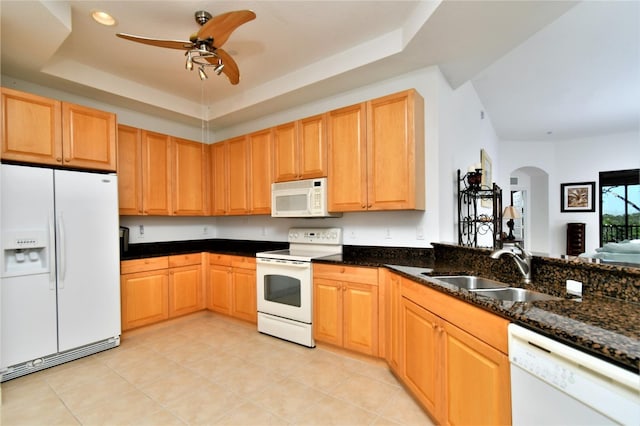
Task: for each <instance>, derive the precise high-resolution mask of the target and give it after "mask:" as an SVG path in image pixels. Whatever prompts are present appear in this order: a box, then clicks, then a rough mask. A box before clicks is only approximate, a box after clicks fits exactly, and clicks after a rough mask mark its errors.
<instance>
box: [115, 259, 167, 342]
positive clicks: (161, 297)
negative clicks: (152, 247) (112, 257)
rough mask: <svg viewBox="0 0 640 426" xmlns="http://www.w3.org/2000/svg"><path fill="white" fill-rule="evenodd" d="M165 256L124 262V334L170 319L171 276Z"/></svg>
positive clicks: (122, 265) (122, 284)
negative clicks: (168, 272)
mask: <svg viewBox="0 0 640 426" xmlns="http://www.w3.org/2000/svg"><path fill="white" fill-rule="evenodd" d="M168 267H169V259H168V257H166V256H163V257H157V258H150V259H136V260H127V261H123V262H121V267H120V270H121V275H120V298H121V316H122V331H125V330H130V329H132V328H137V327H141V326H143V325H148V324H153V323H156V322H160V321H164V320H166V319H167V318H169V276H168V274H167V268H168Z"/></svg>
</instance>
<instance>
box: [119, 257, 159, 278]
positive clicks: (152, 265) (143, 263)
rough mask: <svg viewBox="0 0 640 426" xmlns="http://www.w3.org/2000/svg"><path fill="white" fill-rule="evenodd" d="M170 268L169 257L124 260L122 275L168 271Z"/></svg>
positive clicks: (121, 269)
mask: <svg viewBox="0 0 640 426" xmlns="http://www.w3.org/2000/svg"><path fill="white" fill-rule="evenodd" d="M168 267H169V258H168V257H167V256H161V257H148V258H146V259H135V260H124V261H122V262H120V274H122V275H124V274H131V273H134V272H144V271H154V270H156V269H167V268H168Z"/></svg>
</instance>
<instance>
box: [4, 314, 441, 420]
mask: <svg viewBox="0 0 640 426" xmlns="http://www.w3.org/2000/svg"><path fill="white" fill-rule="evenodd" d="M1 390H2V406H1V411H2V412H1V414H0V424H2V425H3V426H11V425H44V424H51V425H72V424H83V425H97V424H101V425H103V424H104V425H184V424H189V425H200V424H219V425H243V426H244V425H430V424H432V423H431V421H430V419H429V417H428V416H427V415H426V414H425V413H424V412H423V411H422V410H421V409H420V408H419V407H418V405H417V404H416V403H415V402H414V400H413V399H412V398H411V397H410V396H409V395H408V394H407V392H406V391H405V390H404V389H403V388H402V387H401V386H400V385H399V383H398V382H397V381H396V379H395V378H394V377H393V376H392V375H391V374H390V373H389V371H388V368H387V367H386V365H385V364H384V363H383V362H377V361H375V360H365V359H362V358H357V357H356V358H354V357H351V356H348V355H347V354H345V353H342V352H336V351H333V350H330V349H329V348H327V347H317V348H315V349H309V348H304V347H302V346H298V345H295V344H292V343H288V342H284V341H281V340H279V339H275V338H273V337H269V336H264V335H262V334H259V333H258V332H257V331H256V330H255V326H251V325H250V324H245V323H242V322H238V321H235V320H232V319H228V318H225V317H223V316H220V315H216V314H213V313H208V312H207V313H198V314H194V315H190V316H187V317H183V318H180V319H177V320H174V321H169V322H165V323H162V324H157V325H154V326H150V327H145V328H143V329H140V330H136V331H133V332H129V333H125V334H124V335H123V337H122V342H121V345H120V347H118V348H114V349H110V350H108V351H105V352H102V353H99V354H96V355H93V356H89V357H86V358H82V359H80V360H76V361H73V362H70V363H67V364H63V365H60V366H57V367H53V368H50V369H48V370H43V371H40V372H37V373H34V374H30V375H28V376H24V377H20V378H17V379H14V380H10V381H8V382H5V383H3V384H2V389H1Z"/></svg>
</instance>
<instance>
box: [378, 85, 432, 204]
mask: <svg viewBox="0 0 640 426" xmlns="http://www.w3.org/2000/svg"><path fill="white" fill-rule="evenodd" d="M423 121H424V113H423V107H422V98H421V97H420V95H418V94H417V93H416V92H415V91H413V90H409V91H406V92H401V93H397V94H393V95H389V96H385V97H382V98H379V99H374V100H372V101H369V102H367V168H368V172H367V175H368V181H367V200H368V209H369V210H402V209H405V210H406V209H424V197H425V194H424V148H423V146H424V135H423V130H422V129H423V128H424V125H423V124H422V123H423ZM390 171H393V172H390Z"/></svg>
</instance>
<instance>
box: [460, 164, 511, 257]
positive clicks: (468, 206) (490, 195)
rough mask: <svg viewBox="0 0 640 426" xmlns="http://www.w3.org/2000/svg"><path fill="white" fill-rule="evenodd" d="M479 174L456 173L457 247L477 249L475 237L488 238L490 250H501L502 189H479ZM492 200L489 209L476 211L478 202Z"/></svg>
mask: <svg viewBox="0 0 640 426" xmlns="http://www.w3.org/2000/svg"><path fill="white" fill-rule="evenodd" d="M481 178H482V170H476V171H473V172H468V173H467V174H465V175H464V176H461V173H460V169H458V244H460V245H462V246H466V247H479V246H478V235H487V234H491V236H492V240H491V241H492V246H485V247H491V248H494V249H496V248H500V247H502V237H501V236H502V189H500V187H499V186H498V185H496V184H495V183H493V184H492V186H491V187H488V186H482V185H481V183H480V182H481ZM486 199H490V200H491V205H492V209H491V211H488V209H487V213H483V212H479V211H478V201H481V200H486Z"/></svg>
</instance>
